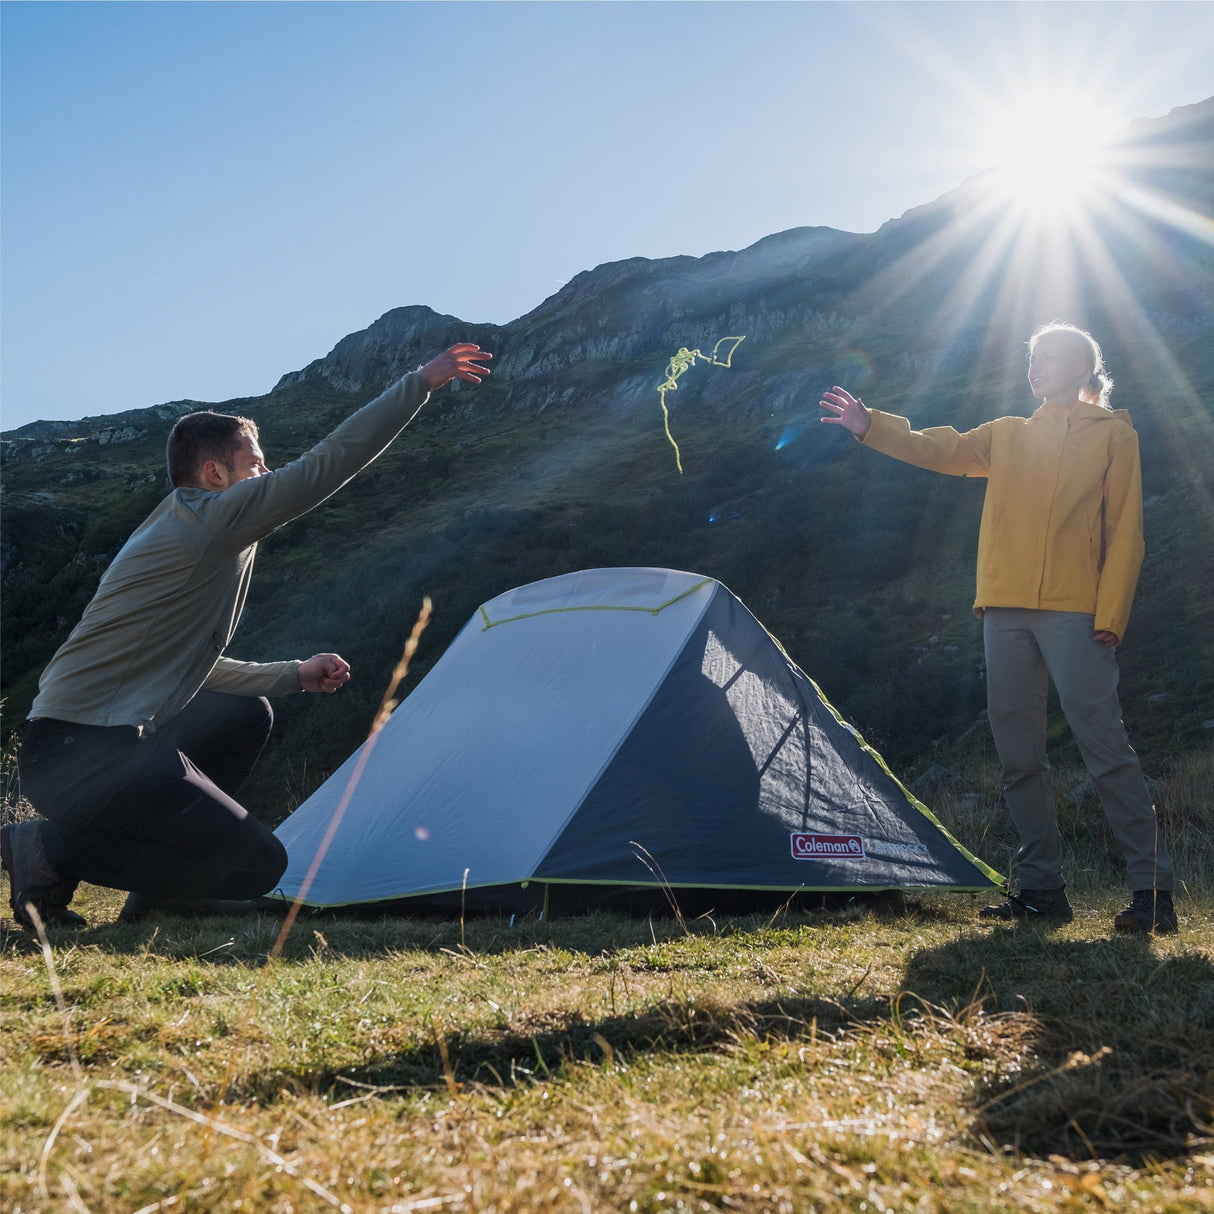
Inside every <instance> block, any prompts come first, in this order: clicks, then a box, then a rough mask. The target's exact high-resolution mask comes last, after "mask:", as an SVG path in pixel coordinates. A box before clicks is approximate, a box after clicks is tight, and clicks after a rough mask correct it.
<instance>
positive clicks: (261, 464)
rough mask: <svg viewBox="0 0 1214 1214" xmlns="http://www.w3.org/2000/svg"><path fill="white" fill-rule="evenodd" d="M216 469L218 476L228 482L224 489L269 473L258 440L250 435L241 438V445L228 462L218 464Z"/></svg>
mask: <svg viewBox="0 0 1214 1214" xmlns="http://www.w3.org/2000/svg"><path fill="white" fill-rule="evenodd" d="M215 468H216V473H217V475H219V476H221V477H222V478H223V479H224V480H225V482H226V483H225V484H224V485H223V488H224V489H230V488H231V487H232V486H233V485H234V484H236V482H237V481H247V480H250V479H251V478H252V477H254V476H264V475H265V474H266V473H267V472H269V468H267V467H266V457H265V456H264V455H262V453H261V448H260V447H259V446H258V445H257V440H256V439H255V438H253V437H252V436H251V435H248V434H244V435H242V436H241V439H240V445H239V446H238V447H237V448H236V450H235V451H233V452H232V454H231V455H230V456H228V459H227V462H226V463H223V464H219V463H216V465H215Z"/></svg>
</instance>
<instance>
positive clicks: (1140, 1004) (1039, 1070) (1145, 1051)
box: [905, 930, 1214, 1159]
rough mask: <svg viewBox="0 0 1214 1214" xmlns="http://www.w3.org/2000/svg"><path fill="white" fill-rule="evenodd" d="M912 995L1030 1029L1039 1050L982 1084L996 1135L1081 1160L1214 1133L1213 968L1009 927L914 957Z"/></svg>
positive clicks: (1165, 1148)
mask: <svg viewBox="0 0 1214 1214" xmlns="http://www.w3.org/2000/svg"><path fill="white" fill-rule="evenodd" d="M905 986H906V989H907V990H909V991H914V992H915V993H916V994H917V995H918V996H919V997H920V998H922V999H924V1000H926V1001H928V1002H930V1003H932V1004H935V1005H937V1006H939V1007H941V1008H943V1009H945V1010H946V1011H949V1012H953V1013H955V1012H958V1011H960V1010H961V1009H963V1008H973V1007H978V1008H981V1009H982V1011H983V1013H984V1014H987V1015H999V1016H1003V1017H1005V1018H1008V1019H1011V1018H1018V1019H1021V1020H1022V1022H1023V1025H1024V1027H1025V1028H1027V1029H1028V1030H1029V1032H1030V1036H1031V1046H1032V1049H1031V1053H1030V1054H1029V1056H1028V1057H1027V1058H1026V1059H1025V1064H1024V1066H1023V1068H1022V1069H1021V1070H1020V1072H1019V1073H1018V1074H1016V1075H1015V1076H1014V1077H1011V1078H1007V1079H1003V1080H1000V1081H998V1082H997V1083H995V1084H991V1085H983V1086H982V1087H981V1088H980V1089H979V1090H978V1091H976V1093H975V1096H976V1102H977V1105H978V1110H979V1116H980V1119H981V1122H982V1125H983V1129H984V1134H985V1137H987V1138H988V1139H989V1141H990V1142H991V1143H993V1144H995V1145H997V1146H999V1147H1004V1148H1009V1149H1012V1150H1015V1151H1026V1152H1034V1153H1037V1152H1040V1153H1058V1154H1065V1155H1072V1156H1076V1157H1081V1158H1087V1157H1093V1158H1108V1157H1114V1156H1126V1157H1131V1158H1134V1159H1142V1158H1145V1157H1148V1156H1150V1155H1183V1154H1186V1153H1189V1152H1190V1151H1191V1150H1193V1149H1194V1148H1195V1147H1197V1146H1198V1145H1199V1144H1200V1143H1202V1142H1204V1144H1206V1145H1208V1144H1209V1142H1210V1139H1211V1135H1212V1133H1214V965H1212V964H1211V961H1210V959H1209V958H1208V957H1207V956H1204V955H1202V954H1200V953H1196V952H1186V953H1182V954H1181V955H1179V956H1173V957H1167V958H1163V959H1161V958H1160V957H1158V956H1157V955H1156V954H1155V952H1154V951H1153V949H1152V946H1151V942H1150V939H1149V938H1147V937H1141V936H1130V937H1121V938H1112V939H1106V940H1091V941H1075V940H1064V939H1058V938H1052V937H1048V936H1046V935H1044V934H1042V935H1038V934H1037V933H1034V932H1031V931H1028V932H1025V931H1015V930H1011V931H997V932H995V933H994V934H992V935H991V936H990V937H988V938H986V939H985V940H965V941H958V942H955V943H951V944H947V945H944V946H942V947H939V948H934V949H926V950H923V951H921V952H919V953H917V954H916V955H915V956H914V957H912V958H911V961H910V963H909V965H908V966H907V971H906V980H905Z"/></svg>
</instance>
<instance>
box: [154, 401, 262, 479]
mask: <svg viewBox="0 0 1214 1214" xmlns="http://www.w3.org/2000/svg"><path fill="white" fill-rule="evenodd" d="M246 436H247V437H249V438H251V439H252V440H253V441H254V442H256V441H257V423H256V422H252V421H250V420H249V419H248V418H247V417H235V416H233V415H232V414H230V413H213V412H211V411H210V410H209V409H207V410H204V411H203V412H201V413H187V414H186V415H185V416H184V417H181V418H178V420H177V424H176V425H175V426H174V427H173V430H172V432H171V433H170V434H169V441H168V443H167V444H166V446H165V459H166V461H167V462H168V466H169V484H170V485H172V486H173V488H174V489H178V488H180V487H181V486H182V485H192V484H195V483H196V482H197V481H198V479H199V477H200V475H201V473H202V465H203V464H205V463H206V462H207V460H209V459H213V460H217V461H218V462H219V463H221V464H223V465H224V466H225V467H231V459H232V456H233V455H235V454H236V452H237V451H238V450H239V449H240V445H241V443H242V442H243V441H244V439H245V437H246Z"/></svg>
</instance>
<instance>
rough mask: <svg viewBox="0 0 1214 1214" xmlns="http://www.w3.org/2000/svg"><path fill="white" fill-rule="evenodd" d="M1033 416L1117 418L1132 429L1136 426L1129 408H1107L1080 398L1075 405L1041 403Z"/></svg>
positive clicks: (1046, 418) (1048, 418) (1051, 419)
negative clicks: (1131, 419)
mask: <svg viewBox="0 0 1214 1214" xmlns="http://www.w3.org/2000/svg"><path fill="white" fill-rule="evenodd" d="M1033 416H1034V417H1040V418H1042V419H1043V420H1049V421H1058V422H1062V421H1079V420H1080V419H1081V418H1084V419H1088V420H1091V421H1096V422H1102V421H1112V420H1116V421H1119V422H1124V423H1125V424H1126V425H1127V426H1129V427H1130V429H1131V430H1132V429H1133V428H1134V427H1133V423H1132V422H1131V421H1130V414H1129V410H1128V409H1106V408H1104V407H1103V406H1102V405H1096V404H1093V403H1092V402H1091V401H1088V400H1078V401H1076V402H1075V403H1074V404H1073V405H1054V404H1044V405H1039V406H1038V407H1037V409H1036V411H1035V412H1034V413H1033Z"/></svg>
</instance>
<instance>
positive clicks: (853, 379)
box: [835, 350, 873, 392]
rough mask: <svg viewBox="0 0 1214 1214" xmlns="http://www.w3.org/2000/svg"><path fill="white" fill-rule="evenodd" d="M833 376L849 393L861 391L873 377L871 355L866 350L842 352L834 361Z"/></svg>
mask: <svg viewBox="0 0 1214 1214" xmlns="http://www.w3.org/2000/svg"><path fill="white" fill-rule="evenodd" d="M835 376H836V382H837V383H840V384H843V385H844V386H846V387H847V388H848V389H849V390H850V391H852V392H859V391H862V390H863V389H864V388H867V387H868V385H869V382H870V381H871V380H872V377H873V360H872V355H871V354H869V352H868V351H867V350H844V351H843V353H842V354H840V355H839V357H838V359H837V360H836V361H835Z"/></svg>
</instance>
